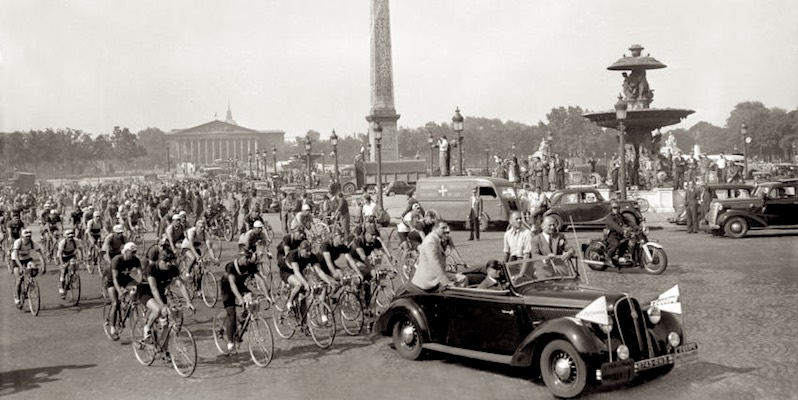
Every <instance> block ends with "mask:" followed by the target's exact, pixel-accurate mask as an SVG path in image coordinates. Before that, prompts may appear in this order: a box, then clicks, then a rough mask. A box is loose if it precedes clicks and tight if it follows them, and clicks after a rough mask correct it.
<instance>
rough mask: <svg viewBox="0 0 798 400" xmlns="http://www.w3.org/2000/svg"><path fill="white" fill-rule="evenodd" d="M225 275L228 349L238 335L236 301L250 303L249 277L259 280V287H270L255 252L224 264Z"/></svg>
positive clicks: (244, 254)
mask: <svg viewBox="0 0 798 400" xmlns="http://www.w3.org/2000/svg"><path fill="white" fill-rule="evenodd" d="M224 273H225V277H224V279H222V305H223V306H224V309H225V311H226V312H227V318H226V319H225V336H227V337H226V338H225V339H227V350H228V351H229V350H233V347H235V345H234V343H233V340H234V338H235V337H236V301H238V302H239V303H240V304H249V303H250V302H251V301H252V293H251V292H250V290H249V288H248V287H247V285H246V281H247V279H249V278H254V279H255V280H256V281H257V284H258V287H261V288H265V287H268V285H267V283H266V278H265V277H264V276H263V274H262V273H261V272H260V269H259V268H258V262H257V257H256V256H255V253H250V252H245V253H243V254H242V255H241V256H240V257H238V258H236V259H235V260H233V261H231V262H229V263H227V265H225V266H224Z"/></svg>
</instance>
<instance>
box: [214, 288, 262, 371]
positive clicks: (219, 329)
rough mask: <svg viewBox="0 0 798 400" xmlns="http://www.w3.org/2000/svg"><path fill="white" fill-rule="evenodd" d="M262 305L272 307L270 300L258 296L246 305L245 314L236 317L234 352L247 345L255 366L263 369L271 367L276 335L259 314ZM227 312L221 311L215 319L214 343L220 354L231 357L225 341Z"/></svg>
mask: <svg viewBox="0 0 798 400" xmlns="http://www.w3.org/2000/svg"><path fill="white" fill-rule="evenodd" d="M261 304H263V306H264V309H268V308H269V306H270V303H269V299H268V298H267V297H265V296H256V297H255V298H254V299H253V300H252V301H251V302H249V303H247V304H244V313H243V314H242V315H241V316H240V317H238V316H237V317H236V336H235V337H234V338H233V343H234V345H235V347H234V348H233V350H232V351H236V352H237V351H238V348H239V347H240V346H242V345H245V346H246V347H247V348H248V349H249V356H250V357H251V358H252V361H253V362H254V363H255V365H257V366H259V367H261V368H263V367H266V366H267V365H269V363H270V362H271V361H272V358H273V357H274V335H272V328H271V327H270V326H269V324H268V323H267V322H266V320H265V319H263V317H261V316H260V315H258V314H259V312H260V308H261ZM226 319H227V311H225V310H221V311H219V313H218V314H216V316H215V317H213V341H214V343H216V349H217V350H219V353H221V354H224V355H229V354H230V352H231V351H230V350H227V341H226V339H225V331H224V330H225V320H226Z"/></svg>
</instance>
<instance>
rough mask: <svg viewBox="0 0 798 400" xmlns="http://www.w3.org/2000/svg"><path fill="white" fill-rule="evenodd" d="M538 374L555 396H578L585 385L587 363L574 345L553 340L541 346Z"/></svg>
mask: <svg viewBox="0 0 798 400" xmlns="http://www.w3.org/2000/svg"><path fill="white" fill-rule="evenodd" d="M540 374H541V376H542V377H543V382H544V383H545V384H546V387H547V388H549V391H550V392H551V393H552V394H553V395H554V396H556V397H562V398H572V397H576V396H579V395H580V394H581V393H582V391H584V390H585V387H586V386H587V365H586V364H585V361H584V360H583V359H582V357H581V356H580V355H579V352H577V351H576V349H575V348H574V346H573V345H572V344H571V343H569V342H567V341H565V340H554V341H552V342H550V343H549V344H547V345H546V347H545V348H543V353H541V355H540Z"/></svg>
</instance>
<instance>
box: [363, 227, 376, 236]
mask: <svg viewBox="0 0 798 400" xmlns="http://www.w3.org/2000/svg"><path fill="white" fill-rule="evenodd" d="M366 234H367V235H374V236H377V235H378V233H377V229H376V228H374V227H373V226H369V227H368V228H366Z"/></svg>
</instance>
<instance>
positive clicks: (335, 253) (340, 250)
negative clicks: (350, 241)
mask: <svg viewBox="0 0 798 400" xmlns="http://www.w3.org/2000/svg"><path fill="white" fill-rule="evenodd" d="M350 252H351V249H350V248H349V246H347V245H346V244H345V243H344V244H342V245H340V246H335V245H333V243H332V240H325V241H324V242H323V243H322V244H321V248H320V249H319V254H317V255H316V257H317V258H318V259H319V260H320V261H324V253H330V259H332V260H333V262H334V261H335V260H337V259H338V257H341V255H343V254H347V253H350Z"/></svg>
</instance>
